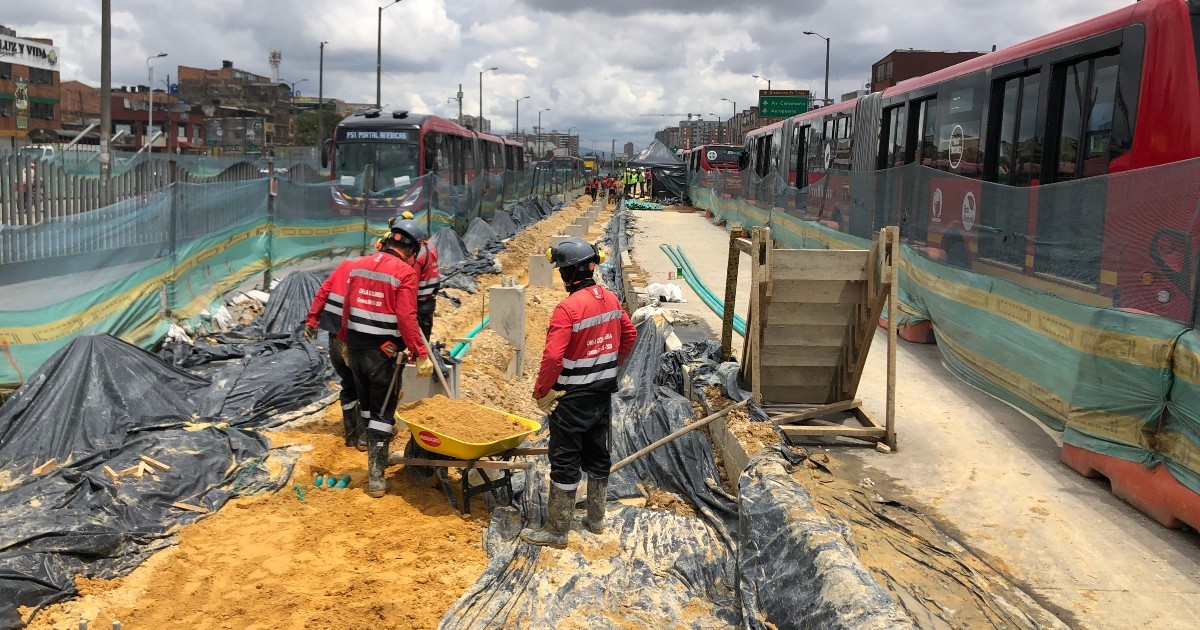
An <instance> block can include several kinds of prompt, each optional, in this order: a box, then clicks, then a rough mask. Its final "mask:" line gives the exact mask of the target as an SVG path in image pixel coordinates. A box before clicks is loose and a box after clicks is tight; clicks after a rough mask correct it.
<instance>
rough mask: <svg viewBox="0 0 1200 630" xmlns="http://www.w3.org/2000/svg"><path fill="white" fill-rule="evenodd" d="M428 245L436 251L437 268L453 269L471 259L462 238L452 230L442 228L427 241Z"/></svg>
mask: <svg viewBox="0 0 1200 630" xmlns="http://www.w3.org/2000/svg"><path fill="white" fill-rule="evenodd" d="M429 244H430V245H433V246H434V248H435V249H437V253H438V266H439V267H453V266H454V265H457V264H460V263H463V262H466V261H467V260H469V259H470V258H471V253H470V252H468V251H467V247H466V245H464V244H463V240H462V237H460V236H459V235H458V233H457V232H455V231H454V228H449V227H444V228H442V229H440V230H438V231H437V233H436V234H434V235H433V238H431V239H429Z"/></svg>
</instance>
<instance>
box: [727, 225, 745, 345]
mask: <svg viewBox="0 0 1200 630" xmlns="http://www.w3.org/2000/svg"><path fill="white" fill-rule="evenodd" d="M734 234H735V232H730V233H729V251H728V252H727V254H728V256H727V260H726V266H725V312H724V313H722V317H721V359H722V360H724V361H728V360H729V359H730V357H732V356H733V320H734V311H735V309H736V308H737V281H738V267H739V265H740V263H741V262H742V256H741V254H740V253H738V249H737V246H736V244H737V241H738V240H740V239H738V238H735V237H734ZM744 343H745V340H744V339H743V345H744Z"/></svg>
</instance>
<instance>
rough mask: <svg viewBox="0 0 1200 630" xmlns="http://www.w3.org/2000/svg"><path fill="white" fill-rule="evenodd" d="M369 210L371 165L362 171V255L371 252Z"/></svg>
mask: <svg viewBox="0 0 1200 630" xmlns="http://www.w3.org/2000/svg"><path fill="white" fill-rule="evenodd" d="M370 208H371V165H370V164H368V165H367V168H366V170H365V171H363V255H364V256H365V255H366V254H367V252H369V251H371V219H370V217H369V216H368V213H369V212H370Z"/></svg>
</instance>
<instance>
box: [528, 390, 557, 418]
mask: <svg viewBox="0 0 1200 630" xmlns="http://www.w3.org/2000/svg"><path fill="white" fill-rule="evenodd" d="M562 395H563V392H561V391H559V390H557V389H552V390H550V393H549V394H546V395H545V396H542V397H541V398H538V397H537V396H534V398H535V399H537V406H538V409H541V410H542V413H552V412H553V411H554V410H555V409H556V408H557V407H558V399H559V398H561V397H562Z"/></svg>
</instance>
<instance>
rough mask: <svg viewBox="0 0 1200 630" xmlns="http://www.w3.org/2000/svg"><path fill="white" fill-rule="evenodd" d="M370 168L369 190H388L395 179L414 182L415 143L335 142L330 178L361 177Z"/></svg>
mask: <svg viewBox="0 0 1200 630" xmlns="http://www.w3.org/2000/svg"><path fill="white" fill-rule="evenodd" d="M368 164H370V165H371V170H372V171H373V174H372V176H371V179H372V182H371V191H372V192H379V191H381V190H384V189H386V188H391V187H392V186H394V185H395V184H394V183H393V182H394V181H395V179H396V178H397V177H404V176H408V177H409V178H410V179H412V180H416V178H417V175H418V166H419V164H420V152H419V151H418V150H417V144H416V143H415V142H339V143H338V145H337V148H336V150H335V156H334V161H333V175H334V177H339V176H342V175H353V176H355V177H357V176H359V175H360V174H362V172H363V169H365V168H366V167H367V165H368Z"/></svg>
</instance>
